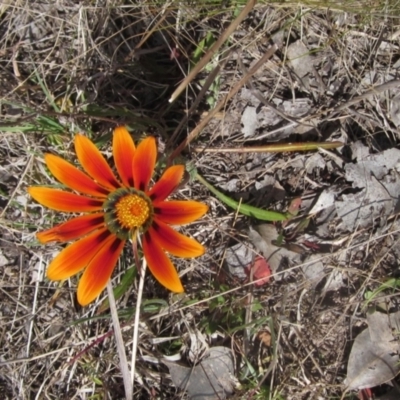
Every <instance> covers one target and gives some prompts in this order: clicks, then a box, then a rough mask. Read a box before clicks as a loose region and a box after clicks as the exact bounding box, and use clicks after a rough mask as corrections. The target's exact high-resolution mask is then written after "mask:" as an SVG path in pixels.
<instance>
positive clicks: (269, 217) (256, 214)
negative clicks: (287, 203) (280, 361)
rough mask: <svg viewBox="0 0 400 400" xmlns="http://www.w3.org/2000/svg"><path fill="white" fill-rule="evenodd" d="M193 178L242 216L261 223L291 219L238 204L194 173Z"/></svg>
mask: <svg viewBox="0 0 400 400" xmlns="http://www.w3.org/2000/svg"><path fill="white" fill-rule="evenodd" d="M195 178H196V179H197V180H198V181H199V182H201V183H202V184H203V185H204V186H205V187H206V188H207V189H208V190H210V192H211V193H213V194H214V195H215V196H216V197H217V198H218V199H219V200H221V201H222V202H223V203H225V204H226V205H227V206H229V207H232V208H233V209H235V210H237V211H238V212H239V213H241V214H243V215H247V216H249V217H253V218H257V219H259V220H261V221H286V220H288V219H290V218H291V217H292V215H290V214H289V213H280V212H277V211H269V210H263V209H261V208H258V207H253V206H249V205H247V204H240V203H239V202H237V201H236V200H233V199H231V198H230V197H228V196H226V195H225V194H223V193H222V192H220V191H219V190H217V189H216V188H215V187H214V186H213V185H211V183H209V182H207V181H206V180H205V179H204V178H203V177H202V176H201V175H199V174H198V173H196V175H195Z"/></svg>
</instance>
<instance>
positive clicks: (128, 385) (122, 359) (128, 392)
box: [107, 279, 133, 400]
mask: <svg viewBox="0 0 400 400" xmlns="http://www.w3.org/2000/svg"><path fill="white" fill-rule="evenodd" d="M107 294H108V299H109V302H110V310H111V318H112V322H113V328H114V334H115V341H116V342H117V350H118V355H119V365H120V367H121V372H122V378H123V380H124V388H125V398H126V399H128V400H131V399H132V398H133V386H132V381H131V380H130V378H129V368H128V361H127V359H126V354H125V347H124V341H123V339H122V333H121V326H120V325H119V319H118V311H117V306H116V304H115V297H114V291H113V288H112V284H111V279H109V280H108V282H107Z"/></svg>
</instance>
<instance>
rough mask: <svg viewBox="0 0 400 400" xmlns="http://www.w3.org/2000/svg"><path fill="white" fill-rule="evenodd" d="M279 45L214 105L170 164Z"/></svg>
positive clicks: (177, 149) (176, 150)
mask: <svg viewBox="0 0 400 400" xmlns="http://www.w3.org/2000/svg"><path fill="white" fill-rule="evenodd" d="M277 48H278V47H277V46H276V45H275V44H274V45H272V46H271V47H270V48H269V49H268V50H267V52H266V53H265V54H264V55H263V56H262V57H261V58H260V59H259V60H258V61H257V62H256V63H255V64H254V65H253V67H251V68H250V69H249V72H248V73H247V75H245V76H243V78H242V79H241V80H240V81H239V82H238V83H237V84H236V85H235V86H234V87H233V88H232V89H231V90H230V92H229V93H228V94H227V95H226V96H225V97H224V98H223V99H222V100H221V101H220V102H219V103H218V104H217V105H216V106H215V107H214V109H213V110H212V111H210V113H209V114H208V115H207V117H206V118H204V119H203V120H202V121H201V122H200V123H199V124H198V125H197V126H196V128H194V129H193V130H192V131H191V132H190V133H189V135H188V137H187V138H186V139H185V140H183V141H182V143H181V144H180V145H179V146H178V147H177V148H176V149H175V151H174V152H173V153H172V154H171V156H170V157H169V159H168V164H171V163H172V161H173V160H174V158H175V157H177V156H178V155H179V154H180V153H181V152H182V150H183V149H184V148H185V147H186V146H187V145H188V144H189V143H190V142H191V141H192V140H193V139H194V138H195V137H196V136H197V135H198V134H199V133H200V132H201V131H202V130H203V129H204V127H205V126H206V125H207V124H208V123H209V122H210V120H211V119H212V118H213V117H214V115H216V114H217V113H218V112H219V111H220V110H221V108H222V107H223V106H224V105H226V104H227V102H228V101H229V100H231V99H232V97H233V96H235V94H236V93H237V92H239V90H240V89H241V88H242V87H243V86H244V85H245V84H246V82H247V81H248V80H249V79H250V78H251V77H252V76H253V75H254V74H255V73H256V72H257V71H258V69H259V68H260V67H261V66H262V65H263V64H264V63H265V62H266V61H267V60H268V59H270V58H271V56H272V55H273V54H274V53H275V51H276V50H277Z"/></svg>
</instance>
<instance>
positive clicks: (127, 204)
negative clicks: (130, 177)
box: [103, 188, 154, 240]
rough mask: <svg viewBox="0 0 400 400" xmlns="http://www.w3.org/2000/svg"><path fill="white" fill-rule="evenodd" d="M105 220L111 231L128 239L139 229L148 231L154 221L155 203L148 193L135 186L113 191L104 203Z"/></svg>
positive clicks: (123, 238) (121, 237)
mask: <svg viewBox="0 0 400 400" xmlns="http://www.w3.org/2000/svg"><path fill="white" fill-rule="evenodd" d="M103 208H104V221H105V223H106V225H107V227H108V229H109V230H110V232H112V233H114V234H115V235H117V236H118V237H119V238H120V239H122V240H127V239H130V238H132V237H133V235H134V234H135V233H136V231H138V230H139V229H140V230H141V231H142V232H146V230H147V229H148V228H149V226H150V225H151V223H152V221H153V214H154V209H153V204H152V202H151V199H150V197H148V196H147V195H146V193H144V192H142V191H140V190H136V189H134V188H120V189H117V190H114V191H113V192H111V193H110V194H109V195H108V197H107V199H106V201H105V202H104V204H103Z"/></svg>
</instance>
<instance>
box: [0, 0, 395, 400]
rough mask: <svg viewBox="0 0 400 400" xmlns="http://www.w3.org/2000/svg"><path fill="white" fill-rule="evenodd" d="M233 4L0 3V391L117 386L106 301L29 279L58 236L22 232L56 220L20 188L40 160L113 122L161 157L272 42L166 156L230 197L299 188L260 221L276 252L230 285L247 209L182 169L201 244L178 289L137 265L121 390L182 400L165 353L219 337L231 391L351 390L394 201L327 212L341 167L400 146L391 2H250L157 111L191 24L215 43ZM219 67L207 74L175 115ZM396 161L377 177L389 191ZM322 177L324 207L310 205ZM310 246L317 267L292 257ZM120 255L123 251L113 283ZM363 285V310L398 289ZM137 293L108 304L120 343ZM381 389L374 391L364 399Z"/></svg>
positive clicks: (18, 394) (299, 394) (110, 394)
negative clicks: (141, 274) (277, 144)
mask: <svg viewBox="0 0 400 400" xmlns="http://www.w3.org/2000/svg"><path fill="white" fill-rule="evenodd" d="M243 3H244V2H243V1H221V2H216V1H213V2H212V1H208V2H207V1H203V2H185V1H180V2H179V1H174V0H172V1H169V2H164V1H159V2H157V1H155V2H152V3H151V2H148V1H133V0H131V1H128V0H125V1H124V0H104V1H89V0H88V1H81V2H76V1H72V0H59V1H55V0H54V1H50V0H49V1H39V0H38V1H34V0H33V1H29V0H13V1H3V2H0V68H1V69H0V78H1V86H0V107H1V109H0V113H1V117H2V118H1V121H0V134H1V136H0V240H1V249H0V274H1V281H0V298H1V306H0V307H1V308H0V310H1V314H0V318H1V324H0V396H1V398H4V399H122V398H124V389H123V388H124V387H123V384H122V375H121V372H120V368H119V360H118V356H117V351H116V345H115V340H114V337H113V335H112V334H110V332H111V329H112V325H111V321H110V317H109V315H108V314H107V312H105V313H103V314H101V315H99V314H98V313H97V309H98V305H99V304H100V303H101V301H102V300H103V298H104V297H103V298H102V299H100V300H99V301H98V302H97V303H96V304H94V305H93V306H90V307H87V308H84V309H82V308H79V307H78V306H77V304H76V301H75V288H76V284H77V280H76V279H71V280H70V281H69V282H66V283H64V284H63V286H62V287H59V286H58V285H57V284H56V283H54V282H49V281H48V280H47V279H46V278H45V275H44V271H45V268H46V265H47V264H48V263H49V261H50V260H51V259H52V258H53V257H54V254H56V252H57V251H59V250H60V248H61V247H59V246H56V245H48V246H41V245H39V244H38V242H37V241H36V239H35V232H36V231H37V230H40V229H43V228H45V227H49V226H51V225H52V224H54V223H55V222H57V221H61V220H63V219H65V218H66V216H64V215H59V214H57V213H51V212H49V211H48V210H45V209H43V208H42V207H41V206H38V205H37V204H35V203H34V202H33V201H32V200H31V199H30V198H29V196H28V195H27V192H26V188H27V187H28V186H29V185H35V184H52V183H55V182H54V181H53V180H52V178H51V177H50V176H49V175H48V173H47V172H46V169H45V166H44V164H43V154H44V153H45V152H56V153H58V154H61V155H62V156H64V157H65V158H67V159H69V160H71V161H74V162H75V161H76V159H75V157H74V154H73V151H72V147H71V143H72V138H73V134H74V133H75V132H77V131H83V132H87V134H88V135H90V136H91V137H92V138H93V139H94V140H96V141H97V143H98V144H99V145H100V146H101V148H102V149H103V150H104V152H105V154H107V155H108V156H109V155H110V140H109V139H110V137H111V136H110V134H111V131H112V128H113V127H114V126H116V125H117V124H121V123H122V124H127V125H128V126H129V127H130V129H131V131H132V132H133V133H134V135H135V137H136V138H138V139H139V138H140V137H141V135H143V134H144V133H152V134H154V135H156V136H157V138H158V140H159V145H160V149H162V153H163V154H169V153H170V152H171V151H172V150H173V148H174V147H176V146H177V145H178V144H179V143H180V142H181V141H182V140H183V139H184V138H185V137H187V135H188V133H189V132H190V131H191V130H192V129H193V128H194V127H195V126H196V125H197V124H198V123H199V121H201V119H202V118H206V116H207V113H208V112H209V111H210V110H211V109H212V108H213V107H214V105H215V103H216V101H217V100H220V99H223V98H224V96H226V94H227V93H228V92H229V91H230V90H232V88H234V87H236V85H237V84H238V82H239V80H240V79H241V78H242V77H243V76H244V75H245V74H246V73H247V71H248V69H249V68H251V66H252V65H254V63H255V62H256V61H257V60H259V59H260V58H261V57H262V56H263V55H264V54H265V52H266V51H267V49H268V48H270V46H272V45H273V44H275V46H276V51H275V52H274V54H273V55H272V56H271V58H270V59H269V60H268V62H266V63H265V64H264V65H262V67H261V68H259V69H258V70H257V71H256V73H255V75H254V76H253V77H252V78H251V79H250V80H249V81H248V82H247V84H246V85H245V87H244V88H242V89H241V90H240V91H239V92H238V94H237V95H236V96H234V97H233V99H232V100H231V101H229V102H228V103H227V104H225V106H224V108H223V109H222V110H221V112H220V113H218V114H217V116H216V118H213V119H212V120H211V121H210V123H209V124H207V126H206V127H205V129H204V130H203V131H202V132H201V133H200V135H199V136H198V137H197V138H196V139H195V140H194V141H193V143H192V144H191V146H189V147H188V148H187V149H186V150H185V152H183V154H182V157H183V158H182V161H184V162H188V161H189V160H190V161H191V162H192V163H193V164H194V165H195V166H196V167H197V169H198V171H199V172H200V173H201V174H202V175H203V176H204V177H205V178H206V179H207V180H208V181H209V182H211V183H212V184H213V185H215V186H216V187H218V188H219V189H220V190H222V191H224V192H225V193H227V194H229V196H230V197H232V198H235V199H237V200H240V201H242V202H245V203H251V204H253V205H257V206H260V207H263V208H270V209H275V210H279V211H286V210H287V208H288V207H289V206H290V204H291V203H292V201H293V199H298V198H301V200H302V203H301V207H300V211H299V215H298V217H297V218H295V219H293V220H292V221H291V222H290V223H288V224H286V225H285V224H280V223H277V224H275V225H274V229H276V235H275V237H273V239H275V240H277V239H278V233H279V234H280V235H281V237H282V238H283V245H284V248H285V250H286V251H288V253H287V254H288V256H287V257H284V260H283V261H282V264H280V265H279V270H278V269H277V270H276V271H274V272H275V273H276V274H275V276H274V278H273V279H271V280H270V282H269V283H268V284H265V285H262V286H252V285H246V283H248V278H246V276H245V275H244V276H241V275H240V274H235V272H234V269H233V268H232V265H230V263H229V259H228V258H227V254H229V252H231V253H232V250H231V248H232V246H238V244H239V245H240V244H242V245H244V246H245V248H251V249H254V250H252V251H254V252H255V253H257V254H259V253H260V249H259V248H257V244H256V243H255V240H254V238H253V236H252V234H251V232H252V229H253V228H254V227H256V226H258V225H259V224H260V221H257V220H255V219H251V218H249V217H245V216H242V215H240V214H239V215H237V213H236V212H235V211H233V210H232V209H230V208H228V207H227V206H226V205H224V204H223V203H221V202H220V201H219V200H218V199H216V198H215V197H214V196H213V195H212V194H211V193H210V192H209V191H208V190H207V189H206V188H205V187H203V186H202V185H201V184H200V183H199V182H197V181H193V182H189V183H188V184H187V185H186V186H185V187H184V188H182V190H181V191H180V192H179V194H177V196H178V197H181V198H195V199H197V200H200V201H204V202H206V203H208V204H209V205H210V212H209V214H208V215H207V216H206V217H204V218H203V220H201V221H199V222H198V223H196V224H193V225H191V226H189V227H187V228H186V232H187V233H189V234H191V235H193V236H195V237H196V238H197V239H198V240H199V241H201V242H202V243H204V244H205V245H206V247H207V254H206V255H205V256H203V257H201V258H200V259H196V260H190V261H187V262H182V261H180V262H177V265H178V268H179V270H180V272H181V273H182V277H183V278H182V279H183V282H184V285H185V288H186V295H185V297H183V298H179V297H178V298H177V297H175V296H173V295H171V294H169V293H167V292H166V291H165V290H164V289H163V288H161V287H160V286H159V285H158V284H157V283H156V282H155V281H154V280H153V278H152V277H151V276H147V278H146V285H145V290H144V294H143V306H142V313H141V318H140V321H141V322H140V327H139V335H140V336H139V338H140V340H139V346H138V349H137V351H138V362H137V367H136V374H135V383H136V385H135V395H134V398H135V399H181V398H186V397H185V396H186V395H185V394H184V392H183V391H180V390H179V389H177V388H176V387H175V386H174V385H173V384H172V381H171V377H170V373H169V369H168V368H167V366H166V365H165V364H164V363H163V362H162V361H163V360H165V357H166V356H173V355H180V358H181V362H182V363H185V364H187V365H192V363H193V361H195V362H198V361H199V360H200V359H201V357H202V356H203V355H204V354H205V353H207V351H206V350H207V347H212V346H216V345H222V346H225V347H227V348H230V349H232V352H233V354H234V357H235V373H234V375H235V380H236V389H235V393H234V395H233V396H235V397H234V398H237V399H265V398H270V399H280V398H283V399H294V400H297V399H299V400H300V399H340V398H346V399H355V398H357V393H356V392H354V391H353V392H352V391H350V392H345V388H344V385H343V381H344V379H345V377H346V368H347V361H348V358H349V352H350V349H351V347H352V343H353V340H354V338H355V337H356V335H357V334H358V333H359V332H360V331H361V330H363V329H364V328H365V326H366V320H365V315H366V308H365V295H366V293H373V291H374V290H375V289H377V288H380V287H381V284H382V282H384V281H386V280H387V279H389V278H396V277H398V268H399V265H398V255H399V250H398V240H399V233H398V231H399V225H398V222H397V216H396V213H397V212H398V207H397V204H395V206H394V207H393V209H388V208H387V207H386V208H384V207H383V208H382V207H381V208H379V207H378V209H377V208H376V207H375V208H374V209H370V210H369V211H368V212H369V218H367V217H365V216H364V217H361V216H359V218H360V219H357V218H358V217H357V218H355V221H354V222H353V223H349V222H347V223H344V222H343V221H344V220H346V218H347V217H343V216H341V215H340V209H339V208H338V207H337V204H343V203H346V202H347V203H351V199H352V197H349V196H356V195H357V193H360V190H361V189H360V188H361V187H362V186H360V187H357V185H355V184H354V182H352V181H351V180H349V178H348V175H347V174H348V170H346V166H348V165H350V164H353V165H355V164H357V163H358V162H360V160H362V159H363V158H364V159H365V158H367V157H368V156H369V155H370V154H375V155H379V154H382V153H383V152H384V151H387V150H390V149H396V148H397V147H398V144H399V134H398V128H399V125H400V112H399V110H400V106H399V96H398V90H399V84H398V82H399V81H398V80H399V68H400V52H399V45H400V43H399V38H400V20H399V16H400V4H399V3H398V2H396V1H380V2H378V1H345V2H332V3H330V4H329V3H328V2H317V1H312V2H311V1H310V2H308V3H307V4H306V3H303V4H297V3H296V4H294V3H290V2H282V1H281V2H277V3H274V2H271V3H270V4H266V2H259V4H257V5H256V7H255V8H254V9H253V10H252V11H251V12H250V14H249V15H248V16H247V18H246V19H245V20H244V21H243V22H242V23H241V24H240V25H239V26H238V27H237V28H236V30H235V32H234V33H233V34H232V35H231V36H230V38H229V40H228V41H227V42H226V44H225V45H224V46H223V48H222V49H220V50H219V52H218V53H217V54H216V56H214V57H213V59H212V62H211V63H209V64H208V66H207V67H206V68H205V70H203V71H202V72H201V74H199V75H198V76H197V77H196V78H195V80H194V81H193V82H192V83H191V85H190V86H189V87H188V89H187V90H186V91H185V92H184V93H183V94H182V95H181V96H180V97H179V99H178V100H177V101H175V102H174V103H172V104H170V103H169V102H168V99H169V96H170V95H171V93H172V92H173V90H174V88H175V87H176V86H177V84H178V83H179V82H180V81H181V80H182V79H183V78H184V76H186V75H187V73H188V70H189V68H190V64H191V62H197V61H198V59H199V57H200V56H199V55H196V51H200V50H201V48H202V46H203V45H202V43H204V42H202V40H203V39H205V38H206V35H207V33H209V32H211V33H212V36H213V38H214V40H215V39H217V38H218V37H219V35H220V34H221V32H222V31H223V30H224V29H225V28H226V27H227V26H228V25H229V24H230V23H231V22H232V21H233V20H234V18H235V17H236V15H237V14H238V12H239V11H240V9H241V6H242V4H243ZM221 5H222V6H221ZM208 39H209V40H211V39H210V38H208ZM204 46H205V50H206V49H207V44H206V45H204ZM296 52H298V53H296ZM200 53H201V51H200ZM293 54H295V55H293ZM296 54H297V56H296ZM290 59H293V60H295V61H290ZM296 61H297V62H296ZM218 63H220V65H221V67H222V68H221V71H220V72H219V73H218V74H217V77H216V79H215V81H214V84H213V85H212V86H211V87H210V89H209V90H208V92H207V93H206V96H205V97H204V98H203V99H202V100H201V102H200V104H199V105H198V107H196V110H195V112H191V113H190V115H189V118H188V119H187V120H186V116H187V110H188V109H189V108H190V106H191V105H192V104H193V102H194V100H195V99H196V98H197V96H198V94H199V91H200V89H201V85H202V84H203V83H204V79H205V78H206V77H207V76H208V75H209V73H210V71H211V70H212V69H213V68H214V67H215V66H216V65H218ZM384 84H387V85H386V86H381V85H384ZM396 96H397V98H396ZM260 98H261V100H260ZM276 108H277V109H278V111H274V110H275V109H276ZM183 120H184V123H183V125H182V126H181V127H180V128H179V129H178V130H177V127H178V124H179V123H180V122H181V121H183ZM324 140H341V141H342V142H343V143H344V146H343V147H341V148H340V149H339V150H329V151H325V152H316V153H315V152H314V153H313V152H308V153H297V152H295V153H288V152H286V153H280V154H272V155H271V154H266V153H257V154H255V153H242V152H240V151H238V152H235V153H224V152H223V149H225V148H228V147H237V148H239V149H240V148H243V147H245V146H248V145H250V144H251V145H261V144H265V143H268V142H269V141H284V142H299V141H324ZM204 148H205V150H204ZM210 148H213V149H215V148H219V149H221V151H220V152H217V153H212V152H210V151H209V149H210ZM201 149H203V150H204V151H201ZM396 171H399V169H397V170H396V168H395V169H393V171H391V174H389V175H390V177H391V179H392V182H393V185H394V186H393V187H394V189H393V190H394V192H391V193H390V195H391V196H392V198H393V201H394V203H397V198H398V192H397V193H396V190H397V189H396V187H397V186H396V183H397V176H396V173H397V172H396ZM374 173H375V171H374V170H373V171H372V172H371V174H372V175H373V174H374ZM386 178H387V176H385V179H386ZM330 188H331V189H332V193H333V194H332V196H333V197H332V196H331V197H330V199H333V200H332V201H331V203H330V204H329V207H321V208H320V209H319V210H317V211H316V212H314V213H310V211H311V210H312V207H313V204H315V202H316V201H317V199H318V198H319V196H320V194H321V193H324V192H326V191H327V190H328V189H330ZM346 196H347V197H346ZM354 198H355V197H354ZM354 201H356V200H354ZM385 201H386V200H385ZM336 202H338V203H336ZM385 204H386V203H385ZM314 211H315V209H314ZM250 228H251V229H250ZM312 257H314V258H312ZM317 258H318V259H321V263H320V264H318V265H319V267H318V268H319V269H317V270H315V269H313V270H311V272H310V271H308V270H307V269H306V268H304V266H302V262H310V260H313V261H315V260H316V259H317ZM132 265H133V260H132V255H131V253H130V252H129V250H127V251H126V254H124V257H122V258H121V262H120V265H119V267H118V269H117V271H115V273H114V277H113V278H114V285H117V284H118V282H119V281H120V280H121V277H122V275H123V271H124V270H125V269H126V267H127V266H132ZM308 265H309V264H308ZM307 271H308V272H307ZM242 275H243V271H242ZM316 275H318V276H317V277H316ZM246 279H247V280H246ZM332 282H334V283H332ZM232 289H234V290H232ZM228 291H229V293H225V292H228ZM104 296H105V295H104ZM380 296H381V297H379V298H378V297H374V299H373V301H372V303H370V305H371V304H378V305H379V306H382V304H383V305H384V306H385V307H386V310H388V311H391V310H396V309H397V308H396V307H397V303H398V300H397V299H398V290H397V289H396V287H395V288H392V289H391V290H384V291H382V292H381V293H380ZM136 298H137V284H136V283H135V284H133V285H132V286H131V287H130V288H129V290H128V291H127V293H126V294H125V295H124V296H123V297H122V299H121V300H120V301H119V303H118V307H119V310H120V313H121V315H120V318H121V322H122V323H123V328H122V331H123V336H124V340H125V344H126V349H127V352H128V355H129V352H130V351H131V350H132V343H131V338H132V325H133V314H134V307H135V304H136ZM128 358H130V356H128ZM394 383H395V382H394ZM388 390H389V385H382V386H380V387H379V388H375V389H374V395H375V396H380V395H383V394H385V393H386V392H387V391H388ZM398 396H399V397H398V398H400V394H398ZM377 398H378V397H377ZM382 398H383V397H382Z"/></svg>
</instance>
